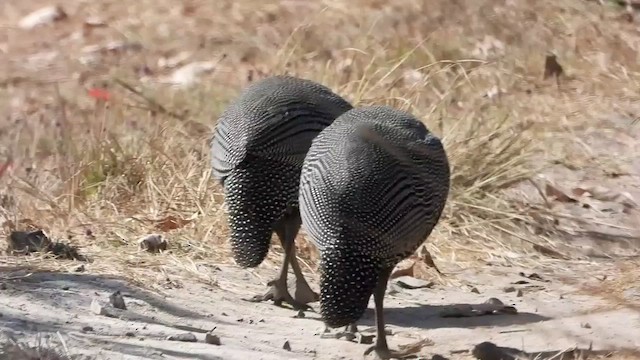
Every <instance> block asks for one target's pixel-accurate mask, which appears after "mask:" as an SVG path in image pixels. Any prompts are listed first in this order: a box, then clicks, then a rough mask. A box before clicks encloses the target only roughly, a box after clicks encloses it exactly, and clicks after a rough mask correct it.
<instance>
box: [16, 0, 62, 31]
mask: <svg viewBox="0 0 640 360" xmlns="http://www.w3.org/2000/svg"><path fill="white" fill-rule="evenodd" d="M66 18H67V14H66V13H65V12H64V10H63V9H62V8H61V7H60V6H57V5H53V6H47V7H43V8H40V9H38V10H36V11H34V12H32V13H30V14H29V15H27V16H25V17H23V18H22V19H21V20H20V22H18V26H19V27H21V28H23V29H26V30H30V29H33V28H35V27H37V26H40V25H45V24H50V23H53V22H56V21H60V20H64V19H66Z"/></svg>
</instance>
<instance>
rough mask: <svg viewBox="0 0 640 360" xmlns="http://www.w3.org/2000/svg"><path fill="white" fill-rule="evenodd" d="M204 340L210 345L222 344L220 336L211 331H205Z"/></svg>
mask: <svg viewBox="0 0 640 360" xmlns="http://www.w3.org/2000/svg"><path fill="white" fill-rule="evenodd" d="M204 342H206V343H207V344H211V345H218V346H220V345H222V343H221V342H220V337H219V336H218V335H213V334H211V333H207V334H206V335H205V336H204Z"/></svg>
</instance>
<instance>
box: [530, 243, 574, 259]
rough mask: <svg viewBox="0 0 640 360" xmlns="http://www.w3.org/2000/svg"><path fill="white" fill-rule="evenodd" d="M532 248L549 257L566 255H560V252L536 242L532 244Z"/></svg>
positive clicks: (562, 257)
mask: <svg viewBox="0 0 640 360" xmlns="http://www.w3.org/2000/svg"><path fill="white" fill-rule="evenodd" d="M533 249H534V250H536V251H537V252H539V253H541V254H542V255H546V256H549V257H553V258H557V259H566V257H565V256H564V255H562V254H561V253H559V252H557V251H555V250H553V249H550V248H548V247H546V246H542V245H538V244H533Z"/></svg>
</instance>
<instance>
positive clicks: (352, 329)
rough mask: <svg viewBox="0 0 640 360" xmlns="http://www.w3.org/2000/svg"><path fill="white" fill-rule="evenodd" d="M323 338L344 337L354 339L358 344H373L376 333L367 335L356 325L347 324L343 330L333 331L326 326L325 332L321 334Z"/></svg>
mask: <svg viewBox="0 0 640 360" xmlns="http://www.w3.org/2000/svg"><path fill="white" fill-rule="evenodd" d="M320 338H322V339H342V338H344V340H346V341H353V342H356V343H358V344H373V339H374V338H375V335H365V334H363V333H361V332H359V331H358V328H357V326H356V325H347V327H346V328H345V329H344V330H343V331H337V332H331V330H330V329H329V328H328V327H325V329H324V331H323V333H322V334H321V335H320Z"/></svg>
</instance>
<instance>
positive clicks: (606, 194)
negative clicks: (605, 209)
mask: <svg viewBox="0 0 640 360" xmlns="http://www.w3.org/2000/svg"><path fill="white" fill-rule="evenodd" d="M572 192H573V194H575V195H576V196H589V197H591V198H593V199H596V200H600V201H611V202H617V203H619V204H622V205H624V206H625V207H627V208H633V209H635V208H636V207H638V203H636V201H635V199H634V198H633V196H631V194H629V193H628V192H620V191H615V190H611V189H607V188H605V187H604V186H598V185H596V186H583V187H577V188H575V189H573V191H572Z"/></svg>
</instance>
